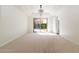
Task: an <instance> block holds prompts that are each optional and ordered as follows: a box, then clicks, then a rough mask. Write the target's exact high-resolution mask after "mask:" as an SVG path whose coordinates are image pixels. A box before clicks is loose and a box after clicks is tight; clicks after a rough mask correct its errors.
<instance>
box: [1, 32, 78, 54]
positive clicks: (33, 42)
mask: <svg viewBox="0 0 79 59" xmlns="http://www.w3.org/2000/svg"><path fill="white" fill-rule="evenodd" d="M0 52H9V53H10V52H15V53H17V52H18V53H21V52H23V53H73V52H79V46H78V45H75V44H74V43H72V42H70V41H68V40H66V39H64V38H62V37H61V36H58V35H55V34H50V33H47V34H44V33H43V34H41V33H39V34H35V33H32V34H26V35H24V36H23V37H21V38H18V39H16V40H14V41H12V42H10V43H8V44H6V45H4V46H2V47H0Z"/></svg>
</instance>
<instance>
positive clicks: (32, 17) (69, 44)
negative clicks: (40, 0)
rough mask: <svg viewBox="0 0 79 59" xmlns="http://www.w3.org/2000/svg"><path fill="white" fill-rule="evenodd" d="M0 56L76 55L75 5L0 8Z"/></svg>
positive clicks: (78, 21) (78, 18) (78, 19)
mask: <svg viewBox="0 0 79 59" xmlns="http://www.w3.org/2000/svg"><path fill="white" fill-rule="evenodd" d="M0 53H79V5H0Z"/></svg>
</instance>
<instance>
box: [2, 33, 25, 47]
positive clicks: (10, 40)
mask: <svg viewBox="0 0 79 59" xmlns="http://www.w3.org/2000/svg"><path fill="white" fill-rule="evenodd" d="M24 35H25V33H24V34H22V35H19V36H17V37H15V38H13V39H9V40H7V41H5V42H4V43H2V44H0V47H2V46H4V45H6V44H8V43H10V42H12V41H13V40H15V39H18V38H19V37H21V36H24Z"/></svg>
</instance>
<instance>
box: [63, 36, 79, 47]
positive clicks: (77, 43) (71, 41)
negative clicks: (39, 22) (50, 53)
mask: <svg viewBox="0 0 79 59" xmlns="http://www.w3.org/2000/svg"><path fill="white" fill-rule="evenodd" d="M61 37H62V36H61ZM63 38H64V39H66V40H68V41H70V42H72V43H74V44H75V45H78V46H79V43H77V42H75V41H74V40H70V39H69V38H66V37H63Z"/></svg>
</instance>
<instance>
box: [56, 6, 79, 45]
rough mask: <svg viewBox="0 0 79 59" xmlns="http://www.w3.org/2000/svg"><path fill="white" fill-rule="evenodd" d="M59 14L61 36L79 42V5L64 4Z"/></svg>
mask: <svg viewBox="0 0 79 59" xmlns="http://www.w3.org/2000/svg"><path fill="white" fill-rule="evenodd" d="M57 15H58V17H59V20H60V33H61V36H63V37H65V38H66V39H68V40H71V41H73V42H74V43H76V44H79V6H63V7H62V9H61V10H59V13H58V14H57Z"/></svg>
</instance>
